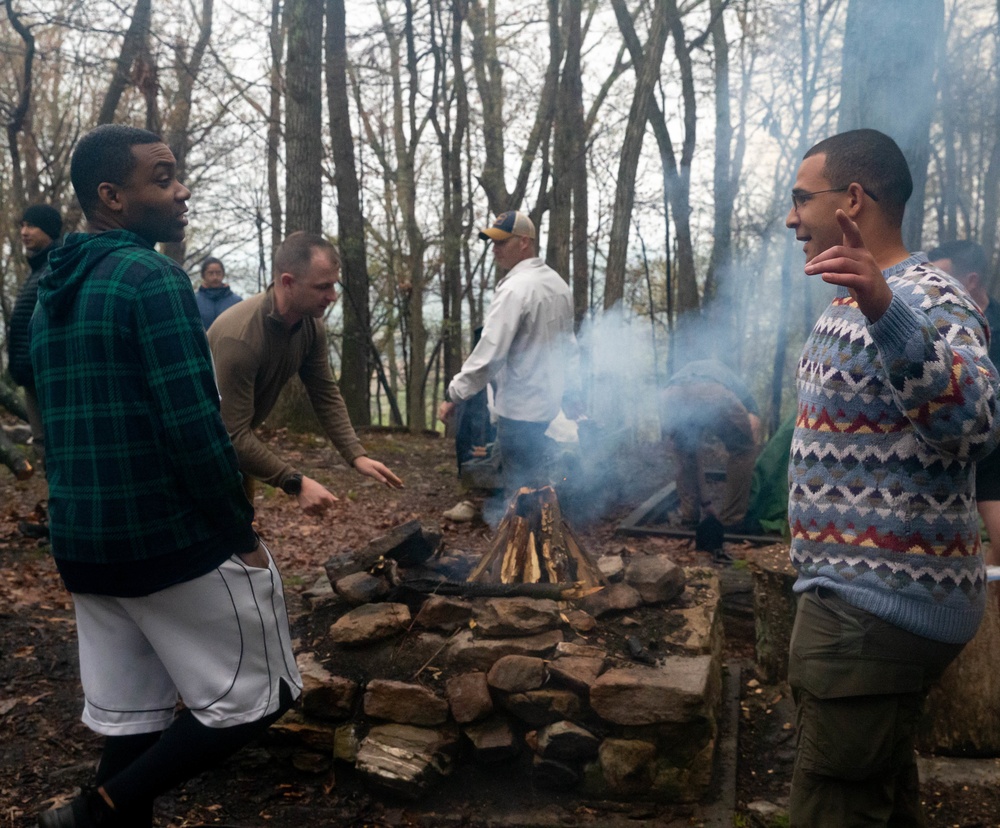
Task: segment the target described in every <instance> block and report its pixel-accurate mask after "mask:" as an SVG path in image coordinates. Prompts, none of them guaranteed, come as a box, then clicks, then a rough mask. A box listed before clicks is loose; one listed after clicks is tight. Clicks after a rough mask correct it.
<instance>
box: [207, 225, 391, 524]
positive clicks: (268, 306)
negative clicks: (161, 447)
mask: <svg viewBox="0 0 1000 828" xmlns="http://www.w3.org/2000/svg"><path fill="white" fill-rule="evenodd" d="M274 272H275V277H274V282H273V283H272V284H271V285H270V286H269V287H268V289H267V290H266V291H265V292H264V293H261V294H258V295H257V296H253V297H251V298H250V299H246V300H244V301H243V302H240V303H239V304H238V305H235V306H234V307H232V308H230V309H229V310H227V311H225V312H224V313H223V314H222V315H221V316H219V318H218V319H216V320H215V322H214V323H213V324H212V327H211V329H210V331H209V333H208V341H209V345H210V346H211V348H212V356H213V358H214V360H215V370H216V374H217V375H218V383H219V392H220V394H221V396H222V419H223V421H224V422H225V423H226V428H227V429H228V430H229V436H230V438H231V439H232V441H233V445H234V446H235V448H236V454H237V456H238V457H239V461H240V471H242V472H243V473H244V474H245V475H249V476H251V477H255V478H257V479H259V480H262V481H264V482H265V483H268V484H270V485H272V486H277V487H279V488H281V489H282V490H283V491H284V492H285V493H286V494H289V495H292V496H294V497H296V498H297V499H298V503H299V506H301V507H302V510H303V511H304V512H306V513H307V514H322V513H323V512H325V511H326V510H327V508H329V507H330V506H331V505H332V504H333V503H334V502H335V501H336V498H335V497H334V496H333V495H332V494H331V493H330V492H329V491H328V490H327V489H326V488H325V487H324V486H323V485H322V484H320V483H318V482H317V481H315V480H313V479H311V478H309V477H305V476H304V475H303V474H302V473H301V472H299V471H296V469H295V467H294V466H293V465H292V464H291V463H289V462H287V461H286V460H284V459H282V458H280V457H278V456H277V455H276V454H275V453H274V452H273V451H271V450H270V449H269V448H268V447H267V446H266V445H264V443H263V442H261V440H260V439H259V438H258V437H257V435H256V434H255V433H254V429H255V428H256V427H257V426H259V425H260V424H261V423H262V422H264V419H265V418H266V417H267V415H268V414H270V413H271V409H272V408H274V404H275V403H276V402H277V400H278V395H279V394H280V393H281V389H282V388H284V386H285V383H287V382H288V380H289V379H291V377H292V376H293V375H294V374H298V375H299V377H300V378H301V379H302V383H303V385H305V388H306V391H307V393H308V394H309V400H310V402H311V403H312V406H313V409H314V410H315V411H316V415H317V417H318V418H319V421H320V425H322V427H323V430H324V431H325V432H326V434H327V436H328V437H329V438H330V440H331V441H332V442H333V445H334V447H335V448H336V449H337V451H339V452H340V455H341V457H343V458H344V460H345V461H346V462H347V464H348V465H350V466H352V467H353V468H354V469H356V470H357V471H358V472H359V473H360V474H363V475H366V476H367V477H371V478H373V479H374V480H378V481H379V482H380V483H385V484H386V485H387V486H390V487H392V488H400V487H401V486H402V485H403V484H402V481H401V480H400V479H399V478H398V477H396V475H395V474H393V473H392V471H390V470H389V468H388V467H386V466H385V465H384V464H383V463H380V462H378V461H377V460H372V459H371V458H370V457H368V456H367V455H366V454H365V450H364V447H363V446H362V445H361V441H360V440H358V436H357V434H355V432H354V428H353V426H352V425H351V421H350V418H349V417H348V414H347V407H346V406H345V405H344V400H343V398H342V397H341V396H340V389H339V388H338V387H337V383H336V382H335V381H334V379H333V373H332V372H331V370H330V363H329V358H328V356H327V347H326V332H325V330H324V328H323V324H322V322H321V319H322V316H323V314H324V313H325V312H326V309H327V307H328V306H329V305H331V304H332V303H333V302H335V301H336V300H337V292H336V286H337V282H338V277H339V273H340V257H339V255H338V254H337V250H336V248H334V247H333V246H332V245H331V244H330V243H329V242H328V241H326V239H324V238H322V237H321V236H316V235H312V234H309V233H303V232H298V233H292V234H291V235H290V236H289V237H288V238H287V239H285V241H284V242H283V243H282V244H281V246H280V247H279V248H278V250H277V252H276V253H275V255H274Z"/></svg>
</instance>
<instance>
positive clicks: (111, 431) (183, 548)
mask: <svg viewBox="0 0 1000 828" xmlns="http://www.w3.org/2000/svg"><path fill="white" fill-rule="evenodd" d="M31 358H32V364H33V367H34V371H35V387H36V393H37V394H38V400H39V404H40V408H41V410H42V419H43V423H44V426H45V461H46V472H47V477H48V483H49V530H50V533H51V542H52V554H53V556H54V557H55V559H56V563H57V565H58V567H59V572H60V574H61V575H62V577H63V580H64V581H65V583H66V586H67V587H68V588H69V590H70V591H71V592H91V593H98V594H104V595H119V596H128V595H145V594H149V593H151V592H156V591H158V590H160V589H163V588H164V587H167V586H170V585H171V584H175V583H180V582H183V581H187V580H190V579H192V578H196V577H198V576H200V575H203V574H205V573H207V572H209V571H211V570H212V569H215V568H216V567H217V566H218V565H219V564H220V563H221V562H222V561H223V560H225V559H226V558H228V557H229V556H230V555H232V554H234V553H240V552H249V551H251V550H252V549H253V548H254V547H255V545H256V537H255V535H254V532H253V529H252V528H251V521H252V519H253V508H252V507H251V506H250V503H249V502H248V501H247V499H246V496H245V494H244V493H243V487H242V478H241V477H240V474H239V469H238V465H237V461H236V452H235V451H234V450H233V446H232V443H230V441H229V436H228V435H227V433H226V427H225V426H224V425H223V423H222V418H221V416H220V415H219V392H218V390H217V387H216V384H215V377H214V374H213V371H212V361H211V355H210V354H209V350H208V342H207V340H206V339H205V331H204V329H203V328H202V325H201V319H200V317H199V314H198V308H197V306H196V304H195V301H194V294H193V292H192V291H191V282H190V280H189V279H188V276H187V274H186V273H185V272H184V271H183V270H181V269H180V268H179V267H177V265H176V264H174V263H173V262H172V261H170V260H169V259H167V258H166V257H165V256H161V255H160V254H159V253H156V252H155V251H154V250H153V248H152V246H151V245H149V244H148V243H147V242H146V241H144V240H143V239H142V238H140V237H139V236H137V235H134V234H133V233H130V232H128V231H126V230H113V231H109V232H106V233H98V234H85V233H74V234H72V235H70V236H68V237H67V239H66V243H65V244H64V246H63V247H62V248H60V249H59V251H58V252H57V253H56V254H55V255H53V256H52V259H51V261H50V269H49V270H48V271H46V273H45V274H44V275H43V277H42V280H41V282H40V283H39V288H38V311H37V312H36V313H35V315H34V318H33V319H32V324H31Z"/></svg>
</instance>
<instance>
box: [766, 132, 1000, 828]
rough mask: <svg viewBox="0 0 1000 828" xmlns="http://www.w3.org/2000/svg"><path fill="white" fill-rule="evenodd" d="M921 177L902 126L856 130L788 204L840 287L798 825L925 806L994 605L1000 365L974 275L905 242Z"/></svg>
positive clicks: (827, 340)
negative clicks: (943, 734) (976, 298)
mask: <svg viewBox="0 0 1000 828" xmlns="http://www.w3.org/2000/svg"><path fill="white" fill-rule="evenodd" d="M912 189H913V185H912V180H911V177H910V172H909V169H908V167H907V164H906V160H905V158H904V157H903V154H902V152H901V151H900V149H899V147H898V146H897V145H896V144H895V142H894V141H893V140H892V139H891V138H889V137H888V136H886V135H883V134H882V133H880V132H877V131H875V130H870V129H865V130H855V131H852V132H846V133H842V134H840V135H836V136H834V137H832V138H828V139H826V140H825V141H821V142H820V143H819V144H817V145H816V146H814V147H813V148H812V149H811V150H809V152H808V153H806V157H805V159H804V160H803V161H802V164H801V166H800V167H799V170H798V175H797V177H796V180H795V185H794V188H793V190H792V209H791V210H790V211H789V213H788V217H787V220H786V224H787V226H788V227H789V228H791V229H793V230H794V231H795V237H796V239H798V240H799V241H802V242H803V243H804V250H805V254H806V258H807V263H806V266H805V272H806V274H807V275H809V276H819V277H820V278H822V279H823V281H825V282H828V283H830V284H834V285H837V286H838V287H839V289H838V292H837V296H836V298H835V299H834V300H833V302H832V303H831V304H830V306H829V307H828V308H827V309H826V311H825V312H824V313H823V315H822V316H821V317H820V319H819V321H818V322H817V323H816V326H815V327H814V328H813V332H812V334H811V336H810V337H809V339H808V341H807V342H806V344H805V348H804V350H803V353H802V357H801V359H800V361H799V369H798V387H799V400H798V413H797V421H796V429H795V436H794V439H793V442H792V452H791V460H790V467H789V485H790V491H789V504H788V519H789V525H790V527H791V535H792V551H791V555H792V562H793V563H794V565H795V567H796V568H797V570H798V573H799V577H798V580H797V582H796V584H795V591H796V592H798V593H799V594H800V597H799V603H798V611H797V614H796V619H795V626H794V629H793V631H792V641H791V648H790V653H789V667H788V672H789V683H790V684H791V686H792V690H793V693H794V696H795V700H796V704H797V724H798V746H797V753H796V760H795V768H794V771H793V776H792V791H791V801H790V811H791V824H792V825H793V826H801V828H805V826H808V828H817V826H819V828H822V826H852V825H870V826H875V825H893V826H904V825H906V826H909V825H914V826H915V825H923V824H924V821H923V820H924V818H923V814H922V811H921V807H920V800H919V790H918V777H917V768H916V762H915V758H914V747H913V740H914V732H915V729H916V726H917V723H918V721H919V718H920V714H921V708H922V705H923V700H924V698H925V697H926V694H927V690H928V688H929V685H930V684H931V683H932V682H933V681H934V680H935V679H936V678H938V677H939V676H940V675H941V673H942V671H943V670H944V668H945V667H946V666H947V665H948V664H949V662H951V661H952V659H954V658H955V656H957V655H958V653H959V652H960V651H961V649H962V647H963V646H964V644H965V643H966V642H967V641H968V640H969V639H970V638H972V636H973V635H974V633H975V632H976V628H977V627H978V625H979V622H980V619H981V617H982V613H983V607H984V568H983V562H982V558H981V555H980V542H979V529H978V522H977V515H976V503H975V499H974V486H973V476H974V472H975V462H976V460H977V459H978V458H980V457H983V456H985V455H986V454H987V453H988V452H989V451H990V450H991V449H992V448H993V447H994V446H995V445H996V443H997V440H998V436H1000V435H998V427H1000V421H998V418H997V416H996V407H997V402H996V397H997V388H998V377H997V372H996V369H995V368H994V367H993V364H992V363H991V362H990V361H989V359H988V357H987V352H986V340H985V335H984V332H983V327H984V320H983V318H982V315H981V314H980V312H979V311H978V309H977V308H976V306H975V304H974V303H973V302H972V300H971V299H970V298H969V296H968V294H967V293H966V292H965V291H964V290H962V289H961V287H960V286H959V285H958V284H957V283H956V282H955V281H954V280H953V279H952V278H951V277H949V276H947V275H946V274H944V273H942V272H941V271H939V270H937V269H935V268H933V267H932V266H930V265H929V264H928V263H927V258H926V256H924V255H923V254H922V253H917V254H913V255H911V254H910V253H909V252H908V251H907V249H906V247H905V246H904V244H903V240H902V233H901V225H902V219H903V211H904V208H905V205H906V201H907V199H908V198H909V196H910V194H911V192H912Z"/></svg>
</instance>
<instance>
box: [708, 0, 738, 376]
mask: <svg viewBox="0 0 1000 828" xmlns="http://www.w3.org/2000/svg"><path fill="white" fill-rule="evenodd" d="M709 6H710V8H711V12H712V29H711V31H712V52H713V54H714V56H715V60H714V62H713V66H712V69H713V79H714V81H715V168H714V175H713V179H712V188H713V193H712V195H713V199H712V201H713V204H712V252H711V254H710V255H709V261H708V273H707V274H706V276H705V293H704V300H705V304H706V305H707V306H708V318H709V320H710V324H711V329H712V330H713V331H715V332H717V334H718V336H719V340H720V341H718V346H719V350H718V355H719V357H720V358H721V359H722V360H723V361H725V362H727V363H729V364H730V365H731V366H732V367H737V366H736V365H735V363H736V362H738V360H739V348H738V342H737V341H736V336H735V334H736V319H735V310H736V303H735V288H736V286H735V285H734V284H733V270H732V268H733V228H732V223H733V222H732V216H733V213H734V211H735V206H734V203H735V200H736V180H735V179H734V178H733V176H732V160H731V158H730V152H731V151H732V144H733V126H732V121H731V112H730V90H729V41H728V40H727V39H726V25H725V15H724V14H723V10H724V8H725V4H724V2H723V0H710V3H709Z"/></svg>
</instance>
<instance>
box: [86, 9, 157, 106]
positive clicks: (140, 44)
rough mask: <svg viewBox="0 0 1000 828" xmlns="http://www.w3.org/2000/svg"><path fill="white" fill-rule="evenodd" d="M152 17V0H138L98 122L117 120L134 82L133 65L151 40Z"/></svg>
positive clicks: (105, 94)
mask: <svg viewBox="0 0 1000 828" xmlns="http://www.w3.org/2000/svg"><path fill="white" fill-rule="evenodd" d="M151 18H152V8H151V0H138V2H137V3H136V4H135V11H134V12H132V22H131V23H129V27H128V31H127V32H125V39H124V41H122V50H121V54H119V56H118V61H117V62H116V63H115V71H114V74H113V75H112V76H111V82H110V83H109V84H108V91H107V92H105V93H104V102H103V103H102V104H101V111H100V113H99V114H98V116H97V123H98V124H110V123H113V122H114V120H115V111H116V110H117V109H118V102H119V101H120V100H121V97H122V94H123V93H124V92H125V89H126V88H127V87H128V85H129V84H130V83H131V82H132V65H133V64H134V63H135V61H136V59H137V58H138V57H139V55H140V54H142V52H143V50H144V49H145V48H146V42H147V41H148V40H149V24H150V20H151Z"/></svg>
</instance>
